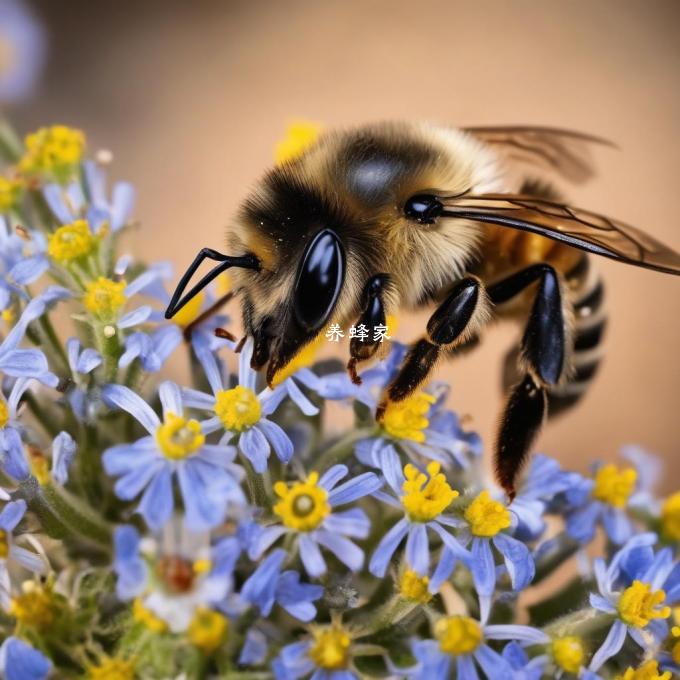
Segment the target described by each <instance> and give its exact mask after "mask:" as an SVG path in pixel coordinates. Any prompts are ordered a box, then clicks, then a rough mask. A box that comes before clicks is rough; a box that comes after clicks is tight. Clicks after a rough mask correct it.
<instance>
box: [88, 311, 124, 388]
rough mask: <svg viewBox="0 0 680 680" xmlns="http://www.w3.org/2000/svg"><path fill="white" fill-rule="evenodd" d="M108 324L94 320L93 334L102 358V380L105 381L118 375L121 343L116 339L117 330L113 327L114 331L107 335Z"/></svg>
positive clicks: (111, 380)
mask: <svg viewBox="0 0 680 680" xmlns="http://www.w3.org/2000/svg"><path fill="white" fill-rule="evenodd" d="M108 325H110V324H103V323H101V322H100V321H96V322H95V324H94V334H95V338H96V341H97V348H98V349H99V352H100V354H101V355H102V357H103V359H104V367H103V368H104V380H105V382H114V381H115V380H116V376H117V375H118V359H119V358H120V354H121V345H120V341H119V339H118V334H119V331H118V329H117V328H116V327H115V326H113V328H114V329H115V333H114V334H113V335H111V336H107V335H106V332H105V328H106V327H107V326H108Z"/></svg>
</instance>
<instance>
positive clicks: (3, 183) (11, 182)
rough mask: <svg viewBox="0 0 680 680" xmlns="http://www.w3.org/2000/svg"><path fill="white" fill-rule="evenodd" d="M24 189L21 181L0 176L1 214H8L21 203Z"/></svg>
mask: <svg viewBox="0 0 680 680" xmlns="http://www.w3.org/2000/svg"><path fill="white" fill-rule="evenodd" d="M22 187H23V184H22V183H21V181H20V180H18V179H8V178H7V177H3V176H2V175H0V214H2V213H8V212H9V211H10V210H12V208H14V207H15V206H16V205H17V203H19V198H20V197H21V190H22Z"/></svg>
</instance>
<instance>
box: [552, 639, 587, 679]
mask: <svg viewBox="0 0 680 680" xmlns="http://www.w3.org/2000/svg"><path fill="white" fill-rule="evenodd" d="M551 652H552V657H553V659H554V660H555V663H556V664H557V665H558V666H559V667H560V668H561V669H562V670H563V671H566V672H567V673H573V674H574V675H577V674H578V672H579V670H580V668H581V666H583V660H584V659H585V656H586V653H585V650H584V649H583V642H582V641H581V639H580V638H577V637H574V636H571V635H569V636H567V637H563V638H557V639H555V640H553V641H552V644H551Z"/></svg>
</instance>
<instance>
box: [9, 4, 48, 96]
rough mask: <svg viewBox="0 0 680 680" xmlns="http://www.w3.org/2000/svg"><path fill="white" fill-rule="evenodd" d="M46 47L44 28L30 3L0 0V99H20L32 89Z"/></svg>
mask: <svg viewBox="0 0 680 680" xmlns="http://www.w3.org/2000/svg"><path fill="white" fill-rule="evenodd" d="M45 48H46V40H45V31H44V30H43V27H42V25H41V24H40V22H39V21H38V20H37V19H36V17H35V16H34V14H33V12H32V11H31V10H30V8H29V6H28V5H27V3H25V2H20V1H19V0H3V1H2V2H0V54H2V60H1V61H0V102H17V101H20V100H22V99H25V98H26V97H28V96H29V95H30V94H31V93H32V92H33V90H34V88H35V85H36V83H37V81H38V78H39V77H40V74H41V72H42V68H43V64H44V62H45V53H46V49H45Z"/></svg>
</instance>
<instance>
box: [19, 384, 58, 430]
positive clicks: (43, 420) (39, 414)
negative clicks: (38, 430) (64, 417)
mask: <svg viewBox="0 0 680 680" xmlns="http://www.w3.org/2000/svg"><path fill="white" fill-rule="evenodd" d="M23 400H24V402H25V403H26V405H27V406H28V408H29V409H30V410H31V413H32V414H33V416H34V417H35V419H36V420H37V421H38V422H39V423H40V424H41V425H42V427H43V429H44V430H45V432H47V434H48V435H50V437H52V438H54V437H56V436H57V435H58V434H59V432H61V430H62V428H61V426H60V425H59V423H57V421H56V420H55V419H54V418H53V417H52V415H51V413H50V412H49V410H48V409H47V408H45V407H44V406H42V405H41V404H39V403H38V400H37V399H36V398H35V395H34V394H33V392H31V390H26V392H24V396H23Z"/></svg>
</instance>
